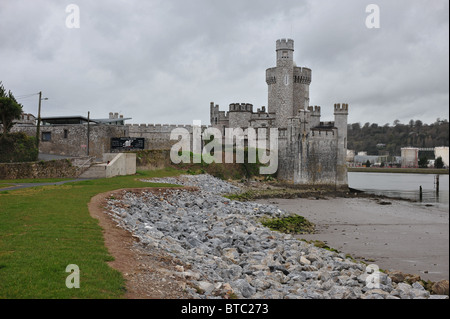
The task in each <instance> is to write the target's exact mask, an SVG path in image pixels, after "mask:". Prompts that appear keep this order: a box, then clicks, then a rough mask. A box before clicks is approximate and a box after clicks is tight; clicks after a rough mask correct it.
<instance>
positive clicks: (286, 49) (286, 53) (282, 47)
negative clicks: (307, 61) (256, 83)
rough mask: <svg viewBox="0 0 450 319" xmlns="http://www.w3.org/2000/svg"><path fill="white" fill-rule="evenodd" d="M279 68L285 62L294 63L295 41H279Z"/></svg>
mask: <svg viewBox="0 0 450 319" xmlns="http://www.w3.org/2000/svg"><path fill="white" fill-rule="evenodd" d="M276 51H277V66H279V63H280V64H284V63H281V62H283V61H291V62H293V61H294V40H292V39H280V40H277V49H276Z"/></svg>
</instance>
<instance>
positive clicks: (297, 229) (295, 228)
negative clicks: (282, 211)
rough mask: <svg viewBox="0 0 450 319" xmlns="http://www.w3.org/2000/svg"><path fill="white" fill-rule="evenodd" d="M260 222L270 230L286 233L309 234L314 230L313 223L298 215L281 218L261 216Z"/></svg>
mask: <svg viewBox="0 0 450 319" xmlns="http://www.w3.org/2000/svg"><path fill="white" fill-rule="evenodd" d="M261 224H263V226H265V227H268V228H270V229H271V230H276V231H279V232H282V233H287V234H309V233H312V232H313V231H314V224H312V223H311V222H309V221H308V220H307V219H306V218H305V217H303V216H299V215H292V216H287V217H282V218H263V219H262V220H261Z"/></svg>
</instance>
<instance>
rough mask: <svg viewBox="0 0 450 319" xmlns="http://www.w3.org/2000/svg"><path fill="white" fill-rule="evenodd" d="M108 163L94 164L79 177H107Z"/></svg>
mask: <svg viewBox="0 0 450 319" xmlns="http://www.w3.org/2000/svg"><path fill="white" fill-rule="evenodd" d="M106 165H107V164H106V163H102V164H95V165H92V166H91V167H90V168H89V169H87V170H86V171H85V172H84V173H83V174H81V175H80V176H79V178H106Z"/></svg>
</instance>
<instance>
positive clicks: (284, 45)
mask: <svg viewBox="0 0 450 319" xmlns="http://www.w3.org/2000/svg"><path fill="white" fill-rule="evenodd" d="M277 50H292V51H293V50H294V40H292V39H279V40H277Z"/></svg>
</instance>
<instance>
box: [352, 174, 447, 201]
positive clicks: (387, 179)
mask: <svg viewBox="0 0 450 319" xmlns="http://www.w3.org/2000/svg"><path fill="white" fill-rule="evenodd" d="M435 177H436V175H434V174H401V173H395V174H394V173H363V172H349V173H348V185H349V187H352V188H356V189H359V190H362V191H366V192H369V193H374V194H377V195H386V196H395V197H402V198H409V199H414V200H419V199H420V197H419V188H420V186H422V193H423V197H422V202H423V203H433V204H439V205H443V206H449V180H448V175H439V194H437V192H436V189H435Z"/></svg>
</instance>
